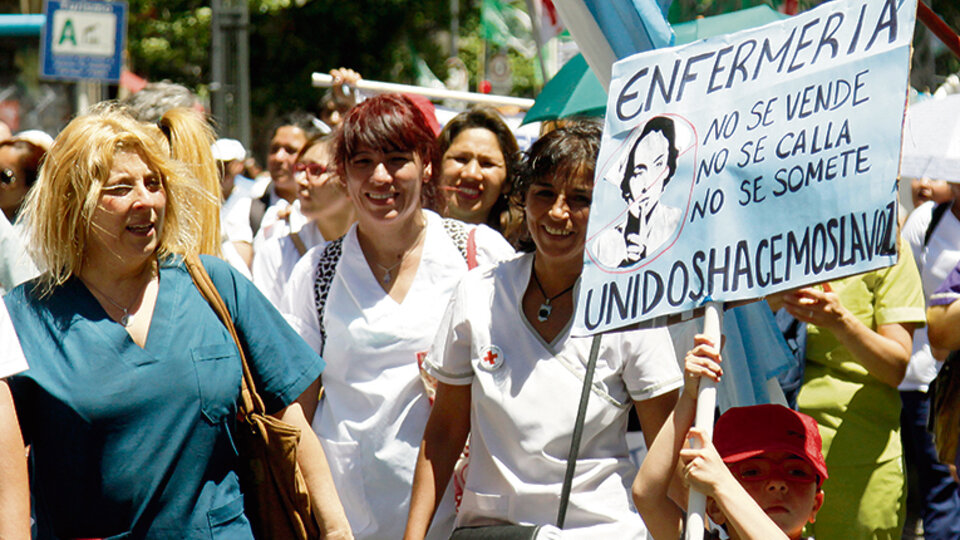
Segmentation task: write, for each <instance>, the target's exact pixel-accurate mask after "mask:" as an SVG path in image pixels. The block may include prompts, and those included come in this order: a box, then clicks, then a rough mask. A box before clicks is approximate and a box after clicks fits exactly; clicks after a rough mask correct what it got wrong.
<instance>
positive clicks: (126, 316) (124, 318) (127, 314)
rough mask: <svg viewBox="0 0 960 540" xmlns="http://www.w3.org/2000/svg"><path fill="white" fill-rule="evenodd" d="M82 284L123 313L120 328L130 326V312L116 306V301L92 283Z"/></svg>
mask: <svg viewBox="0 0 960 540" xmlns="http://www.w3.org/2000/svg"><path fill="white" fill-rule="evenodd" d="M83 284H84V285H86V286H87V287H90V288H91V289H93V290H94V291H96V292H98V293H100V296H102V297H103V298H104V299H105V300H106V301H107V302H110V303H111V304H113V305H114V307H116V308H117V309H119V310H120V311H122V312H123V316H122V317H120V321H119V322H120V326H123V327H124V328H126V327H127V326H128V325H129V324H130V310H128V309H127V308H125V307H123V306H121V305H120V304H118V303H117V302H116V301H114V299H113V298H110V297H109V296H107V293H105V292H103V291H101V290H100V289H98V288H97V287H94V285H93V284H92V283H87V282H86V281H84V282H83Z"/></svg>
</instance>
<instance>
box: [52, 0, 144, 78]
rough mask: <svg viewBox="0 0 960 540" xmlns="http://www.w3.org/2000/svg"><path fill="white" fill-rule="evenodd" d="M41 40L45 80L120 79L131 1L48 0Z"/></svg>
mask: <svg viewBox="0 0 960 540" xmlns="http://www.w3.org/2000/svg"><path fill="white" fill-rule="evenodd" d="M44 12H45V17H46V21H45V24H44V27H43V38H42V39H41V40H40V49H41V54H40V75H41V77H43V78H45V79H59V80H94V81H103V82H118V81H119V80H120V68H121V65H122V57H123V51H124V49H125V48H126V41H127V3H126V2H96V1H93V2H92V1H87V0H47V2H46V7H45V10H44Z"/></svg>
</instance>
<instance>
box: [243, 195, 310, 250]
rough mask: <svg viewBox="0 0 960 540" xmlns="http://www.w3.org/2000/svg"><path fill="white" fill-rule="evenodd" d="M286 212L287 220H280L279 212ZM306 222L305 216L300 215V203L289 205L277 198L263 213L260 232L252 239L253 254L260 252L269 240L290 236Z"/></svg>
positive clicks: (295, 202) (294, 202)
mask: <svg viewBox="0 0 960 540" xmlns="http://www.w3.org/2000/svg"><path fill="white" fill-rule="evenodd" d="M287 210H289V214H288V215H287V218H286V219H281V217H280V214H281V211H287ZM306 222H307V218H306V216H304V215H303V214H301V213H300V201H293V203H289V202H287V201H286V199H280V198H277V199H276V201H275V202H274V203H272V204H271V205H270V207H269V208H267V209H266V210H265V211H264V213H263V219H262V220H260V230H259V231H257V235H256V236H255V237H254V238H253V252H254V253H256V252H257V251H260V250H261V249H262V248H263V244H264V243H265V242H266V241H267V240H270V239H271V238H280V237H282V236H286V235H288V234H290V231H299V230H300V228H301V227H303V225H304V224H305V223H306Z"/></svg>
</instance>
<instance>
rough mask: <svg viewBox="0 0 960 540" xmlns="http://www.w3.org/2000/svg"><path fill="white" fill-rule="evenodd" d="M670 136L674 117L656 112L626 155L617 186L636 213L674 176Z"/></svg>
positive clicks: (675, 155)
mask: <svg viewBox="0 0 960 540" xmlns="http://www.w3.org/2000/svg"><path fill="white" fill-rule="evenodd" d="M673 139H674V125H673V120H672V119H670V118H667V117H664V116H658V117H656V118H653V119H651V120H650V121H649V122H647V124H646V125H645V126H644V128H643V132H642V133H641V134H640V137H638V138H637V141H636V142H635V143H634V144H633V148H632V149H631V151H630V154H628V156H627V163H626V165H625V167H624V171H623V181H622V182H621V183H620V190H621V192H622V195H623V199H624V200H625V201H627V204H628V205H629V210H630V213H631V214H633V215H634V216H635V217H639V215H640V213H641V210H642V209H644V208H649V207H650V205H651V204H652V203H653V202H656V201H657V200H659V198H660V194H661V193H662V192H663V188H664V187H665V186H666V184H667V182H669V181H670V178H671V177H672V176H673V172H674V170H675V169H676V163H677V150H676V148H675V147H674V141H673ZM636 203H639V204H636Z"/></svg>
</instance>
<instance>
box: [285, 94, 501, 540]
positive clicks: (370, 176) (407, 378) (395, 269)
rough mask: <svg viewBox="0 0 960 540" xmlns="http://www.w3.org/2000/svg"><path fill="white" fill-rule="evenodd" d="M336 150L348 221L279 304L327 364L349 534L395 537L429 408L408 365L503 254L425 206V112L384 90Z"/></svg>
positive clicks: (331, 425)
mask: <svg viewBox="0 0 960 540" xmlns="http://www.w3.org/2000/svg"><path fill="white" fill-rule="evenodd" d="M334 148H335V150H334V161H335V163H336V168H337V169H338V170H339V172H340V174H339V176H340V179H341V181H342V182H344V184H345V185H346V189H347V193H348V194H349V196H350V199H351V200H352V201H353V203H354V206H355V207H356V213H357V223H356V224H355V225H354V226H352V227H351V228H350V230H349V231H348V232H347V234H346V235H345V236H344V237H342V238H341V239H339V240H335V241H333V242H330V243H329V244H327V245H325V246H317V247H316V248H314V249H312V250H311V251H309V252H307V254H306V255H304V257H303V258H302V259H301V260H300V262H299V263H297V266H296V267H295V268H294V270H293V274H292V275H291V276H290V281H289V282H288V284H287V287H286V290H285V291H284V298H283V301H282V302H281V308H282V311H284V314H285V315H287V318H288V320H289V321H291V323H292V324H294V327H295V328H296V329H297V330H298V331H299V332H300V335H301V336H303V337H304V338H305V339H306V340H307V342H308V343H310V344H311V345H312V346H313V347H314V349H315V350H316V351H317V352H319V353H322V354H323V357H324V359H325V360H326V361H327V362H328V365H329V369H328V370H327V371H326V372H325V373H324V376H323V387H324V394H323V401H322V403H321V406H320V408H319V409H318V410H317V412H316V415H315V416H314V417H313V427H314V429H315V430H316V432H317V435H319V437H320V441H321V443H322V444H323V446H324V448H325V449H326V450H327V454H328V455H329V456H330V461H331V463H332V464H333V466H332V467H331V469H332V470H333V472H334V480H335V482H336V485H337V490H338V491H339V492H340V494H341V496H342V497H343V500H344V506H345V508H346V512H347V517H348V519H349V520H350V525H351V527H352V529H353V532H354V534H355V535H356V537H357V538H371V539H373V538H377V539H379V538H400V536H401V535H402V533H403V524H404V519H403V518H404V515H405V511H406V508H407V505H408V501H409V497H410V485H411V483H412V480H413V478H412V476H413V474H412V471H411V464H412V463H413V462H414V461H415V460H416V455H417V447H418V443H419V441H420V437H421V435H422V434H423V426H424V424H426V421H427V415H428V414H429V412H430V399H429V397H428V393H427V389H426V388H425V387H424V385H423V384H421V377H420V372H419V368H418V363H419V362H420V361H421V359H422V357H423V354H424V352H425V351H426V349H427V347H429V344H430V342H431V340H432V339H433V336H434V334H435V333H436V330H437V327H438V326H439V325H440V317H441V316H442V315H443V308H442V306H443V305H445V304H446V302H447V299H449V297H450V294H451V293H452V292H453V289H454V287H455V286H456V284H457V282H458V281H459V280H460V278H461V277H462V276H463V275H464V274H465V273H466V272H467V270H468V269H469V268H471V267H473V266H476V265H477V264H484V263H492V262H497V261H499V260H502V259H504V258H508V257H510V256H512V255H513V254H514V252H513V249H511V248H510V246H509V245H508V244H507V242H506V241H505V240H504V239H503V237H502V236H500V235H499V234H498V233H497V232H495V231H493V230H491V229H490V228H489V227H486V226H483V225H480V226H472V225H466V224H464V223H462V222H459V221H455V220H452V219H443V218H441V217H440V216H438V215H437V214H435V213H433V212H431V211H430V210H426V209H425V208H428V207H430V205H431V204H432V203H433V201H434V193H435V190H434V173H435V172H436V171H437V156H438V153H437V149H436V143H435V141H434V136H433V132H432V131H431V129H430V126H429V124H428V123H427V120H426V118H425V117H424V115H423V113H422V112H421V111H420V110H419V109H417V107H415V106H414V104H413V103H412V102H411V101H410V100H409V99H407V98H406V97H404V96H402V95H398V94H385V95H381V96H377V97H374V98H371V99H368V100H366V101H364V102H363V103H361V104H360V105H357V106H356V107H354V108H353V109H352V110H351V111H350V112H349V113H348V114H347V116H346V118H345V119H344V121H343V124H342V129H341V131H340V132H339V134H338V135H337V138H336V140H335V143H334ZM471 246H472V249H471ZM452 524H453V497H447V498H446V499H445V503H444V505H443V506H442V507H441V510H440V513H439V517H438V519H437V524H436V525H435V526H434V528H433V530H432V535H433V536H431V538H442V539H446V538H448V537H449V536H450V532H451V528H452Z"/></svg>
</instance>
